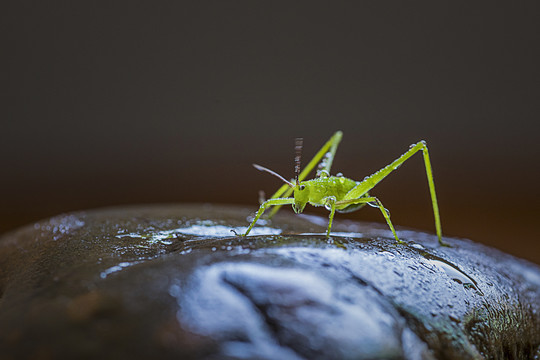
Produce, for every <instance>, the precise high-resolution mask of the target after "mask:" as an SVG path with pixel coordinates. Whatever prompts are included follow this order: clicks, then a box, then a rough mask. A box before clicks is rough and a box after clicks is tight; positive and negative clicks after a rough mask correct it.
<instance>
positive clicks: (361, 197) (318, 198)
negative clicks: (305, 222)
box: [242, 131, 447, 246]
mask: <svg viewBox="0 0 540 360" xmlns="http://www.w3.org/2000/svg"><path fill="white" fill-rule="evenodd" d="M342 136H343V133H342V132H341V131H337V132H336V133H335V134H334V135H333V136H332V137H331V138H330V139H329V140H328V141H327V142H326V144H324V145H323V147H322V148H321V149H320V150H319V152H317V154H315V156H314V157H313V159H311V161H310V162H309V163H308V164H307V165H306V167H305V168H304V169H303V170H302V171H300V157H301V151H302V139H300V138H299V139H296V156H295V179H294V180H292V181H294V183H293V182H291V181H287V180H286V179H285V178H284V177H283V176H281V175H279V174H277V173H276V172H274V171H272V170H270V169H267V168H265V167H262V166H260V165H257V164H253V166H254V167H255V168H256V169H257V170H260V171H265V172H268V173H270V174H272V175H274V176H276V177H278V178H279V179H281V180H282V181H283V182H284V183H285V184H284V185H283V186H282V187H280V188H279V189H278V191H276V192H275V193H274V194H273V195H272V197H271V198H270V199H268V200H266V201H264V202H262V204H261V206H260V208H259V210H258V211H257V213H256V214H255V218H254V219H253V221H252V222H251V224H250V225H249V227H248V229H247V230H246V232H245V234H243V235H242V236H246V235H248V234H249V232H250V231H251V229H253V226H255V223H257V220H259V218H260V217H261V215H262V214H263V213H264V212H265V210H266V209H267V208H269V207H270V206H274V208H273V209H272V211H271V212H270V214H269V217H272V216H273V215H274V214H275V213H276V212H277V211H278V210H279V208H280V207H281V206H282V205H292V208H293V210H294V212H295V213H297V214H299V213H301V212H302V211H304V208H305V206H306V204H307V203H309V204H311V205H313V206H324V207H325V208H326V209H328V210H329V211H330V215H329V221H328V229H327V230H326V237H329V236H330V230H331V229H332V221H333V220H334V214H335V212H336V211H337V212H342V213H347V212H351V211H355V210H358V209H359V208H361V207H362V206H364V205H365V204H369V205H371V206H373V207H377V208H379V210H380V211H381V213H382V215H383V216H384V218H385V220H386V223H387V224H388V227H389V228H390V230H392V234H393V235H394V238H395V239H396V241H398V242H399V243H402V241H400V240H399V238H398V236H397V234H396V230H395V229H394V225H393V224H392V221H391V220H390V214H389V212H388V210H386V209H385V208H384V206H383V205H382V203H381V201H380V200H379V199H378V198H376V197H373V196H371V195H369V194H368V191H370V190H371V189H373V188H374V187H375V186H376V185H377V184H378V183H379V182H380V181H381V180H383V179H384V178H385V177H386V176H388V175H389V174H390V173H391V172H392V171H394V170H396V169H397V168H398V167H399V166H401V164H403V163H404V162H405V161H406V160H408V159H409V158H410V157H411V156H413V155H414V154H415V153H417V152H418V151H420V150H421V151H422V154H423V156H424V165H425V168H426V174H427V180H428V185H429V192H430V194H431V203H432V205H433V215H434V216H435V228H436V231H437V237H438V239H439V244H440V245H443V246H447V244H445V243H444V242H443V241H442V230H441V221H440V217H439V206H438V204H437V196H436V194H435V184H434V182H433V174H432V171H431V162H430V160H429V153H428V148H427V145H426V142H425V141H423V140H422V141H419V142H418V143H416V144H413V145H411V146H410V148H409V150H408V151H407V152H405V153H404V154H403V155H401V156H400V157H399V158H397V159H396V160H394V161H393V162H392V163H390V165H387V166H385V167H384V168H382V169H381V170H379V171H377V172H376V173H374V174H372V175H370V176H366V177H365V178H364V180H362V181H355V180H352V179H348V178H346V177H344V176H342V175H341V174H338V175H337V176H330V168H331V166H332V162H333V160H334V156H335V154H336V151H337V147H338V145H339V142H340V141H341V138H342ZM317 164H319V166H318V172H317V176H316V177H315V178H314V179H312V180H305V181H304V179H305V178H306V176H307V175H308V174H309V173H310V172H311V171H312V170H313V169H314V168H315V166H317ZM291 194H292V195H293V196H292V197H289V196H290V195H291Z"/></svg>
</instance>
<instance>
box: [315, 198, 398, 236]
mask: <svg viewBox="0 0 540 360" xmlns="http://www.w3.org/2000/svg"><path fill="white" fill-rule="evenodd" d="M367 203H375V205H376V206H377V207H378V208H379V210H381V213H382V214H383V216H384V219H385V220H386V223H387V224H388V227H389V228H390V230H392V234H393V235H394V238H395V239H396V241H397V242H398V243H400V244H403V241H401V240H399V238H398V236H397V234H396V230H395V229H394V225H393V224H392V220H390V214H389V213H388V210H386V208H385V207H384V206H383V204H382V203H381V201H380V200H379V199H377V198H376V197H373V196H366V197H360V198H357V199H348V200H340V201H336V202H335V203H333V204H332V209H331V210H330V222H329V224H328V231H327V233H326V236H327V237H328V236H329V235H330V227H331V226H332V219H333V217H334V212H335V207H336V206H340V207H341V206H343V205H345V206H347V205H355V204H367Z"/></svg>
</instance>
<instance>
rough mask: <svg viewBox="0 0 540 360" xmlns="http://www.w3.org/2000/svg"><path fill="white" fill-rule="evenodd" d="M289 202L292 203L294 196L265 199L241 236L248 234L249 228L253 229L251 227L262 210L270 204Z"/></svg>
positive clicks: (262, 212) (277, 204)
mask: <svg viewBox="0 0 540 360" xmlns="http://www.w3.org/2000/svg"><path fill="white" fill-rule="evenodd" d="M290 204H294V198H278V199H270V200H266V201H265V202H263V203H262V204H261V206H260V207H259V210H258V211H257V214H255V218H254V219H253V221H252V222H251V224H250V225H249V227H248V228H247V230H246V232H245V233H244V234H242V235H241V236H247V234H249V232H250V231H251V229H253V227H254V226H255V223H257V220H259V218H260V217H261V215H262V214H264V211H265V210H266V209H267V208H268V207H270V206H281V205H290Z"/></svg>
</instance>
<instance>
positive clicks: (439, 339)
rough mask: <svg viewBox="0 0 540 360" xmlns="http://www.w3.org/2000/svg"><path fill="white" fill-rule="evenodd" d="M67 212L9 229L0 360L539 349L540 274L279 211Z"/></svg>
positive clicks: (411, 355)
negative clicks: (257, 217) (262, 218)
mask: <svg viewBox="0 0 540 360" xmlns="http://www.w3.org/2000/svg"><path fill="white" fill-rule="evenodd" d="M253 212H254V209H245V208H238V207H224V206H211V205H168V206H153V207H128V208H110V209H102V210H94V211H88V212H78V213H71V214H65V215H60V216H57V217H54V218H51V219H47V220H43V221H41V222H39V223H36V224H32V225H29V226H27V227H24V228H21V229H19V230H16V231H14V232H11V233H9V234H5V235H4V236H3V237H1V238H0V354H1V355H0V358H2V359H21V358H28V359H31V358H39V359H41V358H43V359H49V358H54V359H72V358H78V359H85V358H88V359H95V358H103V359H112V358H114V359H119V358H120V359H129V358H134V359H135V358H137V359H138V358H161V359H169V358H171V359H172V358H175V359H178V358H182V359H189V358H209V359H218V358H220V359H221V358H227V359H237V358H242V359H407V360H416V359H483V358H486V359H533V358H535V356H536V358H538V357H540V301H539V300H538V299H540V268H539V267H538V266H536V265H534V264H531V263H528V262H526V261H523V260H520V259H516V258H514V257H512V256H510V255H507V254H504V253H501V252H500V251H497V250H495V249H491V248H488V247H486V246H482V245H479V244H476V243H474V242H472V241H469V240H464V239H453V238H445V239H444V241H445V242H447V243H449V244H450V245H451V247H440V246H439V245H438V241H437V238H436V236H434V235H432V234H429V233H424V232H418V231H412V230H400V229H398V235H399V236H400V238H401V240H403V241H404V242H405V244H397V243H396V241H395V240H393V236H392V234H391V232H390V231H389V230H388V229H387V228H386V226H385V225H384V224H368V223H360V222H350V221H339V220H336V221H335V224H334V226H333V233H332V236H331V238H330V239H326V238H325V236H324V233H325V231H326V225H327V219H326V218H321V217H315V216H305V215H293V214H292V213H290V212H288V211H281V212H280V213H279V214H278V215H277V216H276V217H275V218H274V219H273V220H272V221H266V222H261V226H257V227H255V228H254V231H253V232H252V233H251V234H250V236H248V237H246V238H242V237H238V236H235V235H234V233H233V232H231V230H234V231H235V232H236V233H243V232H244V231H245V229H246V226H247V225H248V219H250V218H251V217H252V216H253Z"/></svg>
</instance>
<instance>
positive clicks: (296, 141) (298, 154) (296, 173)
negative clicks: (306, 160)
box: [294, 138, 304, 185]
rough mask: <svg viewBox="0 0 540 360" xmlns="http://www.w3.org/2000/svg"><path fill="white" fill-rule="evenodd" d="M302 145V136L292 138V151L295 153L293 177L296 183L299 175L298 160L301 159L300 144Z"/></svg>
mask: <svg viewBox="0 0 540 360" xmlns="http://www.w3.org/2000/svg"><path fill="white" fill-rule="evenodd" d="M303 145H304V139H303V138H296V139H294V151H295V153H296V155H295V156H294V178H295V179H296V185H298V184H299V183H300V181H298V176H299V175H300V160H301V159H302V146H303Z"/></svg>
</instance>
